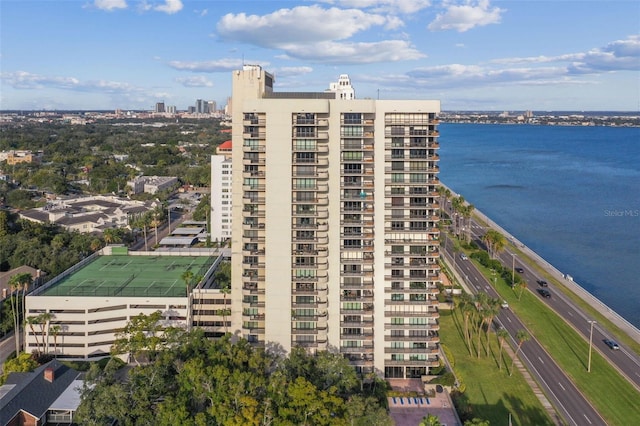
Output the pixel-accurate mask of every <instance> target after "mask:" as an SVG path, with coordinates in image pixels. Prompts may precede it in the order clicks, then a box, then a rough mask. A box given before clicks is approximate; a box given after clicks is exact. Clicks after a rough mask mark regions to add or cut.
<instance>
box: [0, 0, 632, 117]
mask: <svg viewBox="0 0 640 426" xmlns="http://www.w3.org/2000/svg"><path fill="white" fill-rule="evenodd" d="M243 63H246V64H260V65H262V66H263V68H265V69H266V70H267V71H270V72H272V73H273V74H275V77H276V90H278V91H323V90H324V89H326V88H328V87H329V83H330V82H332V81H337V78H338V76H339V75H340V74H345V73H346V74H349V76H350V77H351V80H352V84H353V86H354V87H355V90H356V96H357V97H358V98H367V97H369V98H379V99H439V100H440V101H441V103H442V109H443V110H445V111H446V110H496V111H503V110H504V111H509V110H529V109H531V110H538V111H539V110H584V111H594V110H618V111H639V110H640V1H637V0H623V1H619V0H599V1H598V0H582V1H579V0H550V1H537V0H536V1H534V0H509V1H493V0H491V1H490V0H450V1H429V0H320V1H300V0H289V1H275V0H274V1H270V0H253V1H247V0H233V1H221V0H208V1H204V0H200V1H188V0H157V1H154V0H145V1H134V0H47V1H34V0H0V77H1V80H0V109H27V110H33V109H48V110H51V109H115V108H120V109H124V110H127V109H144V110H148V109H153V107H154V105H155V103H156V102H160V101H164V102H165V103H166V104H167V105H175V106H177V108H178V110H185V109H186V108H187V107H188V106H191V105H194V104H195V101H196V99H206V100H215V101H216V102H217V103H218V106H223V105H225V104H226V100H227V97H228V96H229V95H230V94H231V87H230V84H231V71H232V70H235V69H239V68H240V67H241V66H242V64H243Z"/></svg>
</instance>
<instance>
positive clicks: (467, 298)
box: [459, 293, 475, 355]
mask: <svg viewBox="0 0 640 426" xmlns="http://www.w3.org/2000/svg"><path fill="white" fill-rule="evenodd" d="M459 307H460V310H461V311H462V314H463V315H464V338H465V341H466V342H467V347H468V348H469V355H471V334H470V330H469V318H470V317H471V314H472V313H473V311H475V306H474V304H473V298H472V297H471V295H470V294H469V293H462V295H461V296H460V303H459Z"/></svg>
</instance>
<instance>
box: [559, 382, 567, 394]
mask: <svg viewBox="0 0 640 426" xmlns="http://www.w3.org/2000/svg"><path fill="white" fill-rule="evenodd" d="M558 386H560V387H561V388H562V390H563V391H565V392H566V391H567V390H566V389H565V388H564V386H562V383H560V382H558Z"/></svg>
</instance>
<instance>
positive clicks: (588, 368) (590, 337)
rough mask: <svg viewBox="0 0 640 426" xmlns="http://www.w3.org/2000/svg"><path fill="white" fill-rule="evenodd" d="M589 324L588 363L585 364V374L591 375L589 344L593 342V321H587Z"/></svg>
mask: <svg viewBox="0 0 640 426" xmlns="http://www.w3.org/2000/svg"><path fill="white" fill-rule="evenodd" d="M588 322H589V324H591V329H590V331H589V362H588V363H587V373H591V346H592V345H591V342H592V341H593V324H595V323H596V322H595V321H588Z"/></svg>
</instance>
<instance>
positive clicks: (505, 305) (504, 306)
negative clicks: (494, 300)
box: [500, 300, 509, 309]
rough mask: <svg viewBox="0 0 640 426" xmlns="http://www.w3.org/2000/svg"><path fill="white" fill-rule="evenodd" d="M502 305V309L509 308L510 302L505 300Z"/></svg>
mask: <svg viewBox="0 0 640 426" xmlns="http://www.w3.org/2000/svg"><path fill="white" fill-rule="evenodd" d="M500 306H501V307H502V309H509V304H508V303H507V301H506V300H503V301H502V303H501V304H500Z"/></svg>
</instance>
